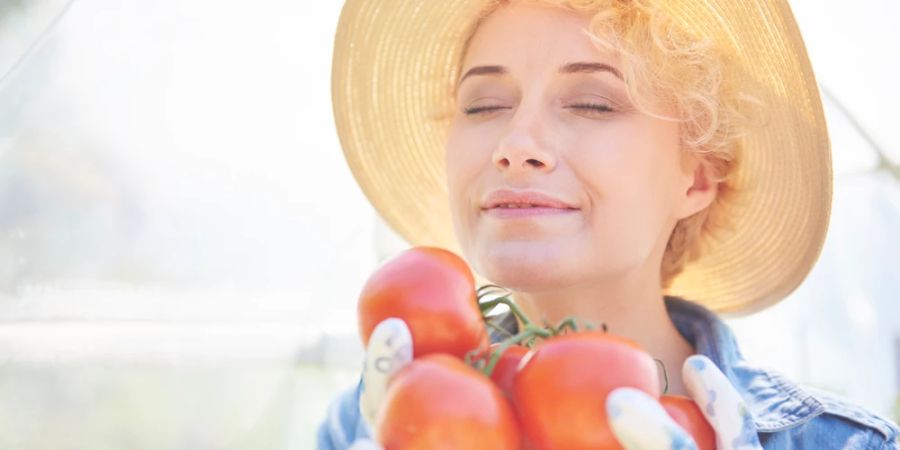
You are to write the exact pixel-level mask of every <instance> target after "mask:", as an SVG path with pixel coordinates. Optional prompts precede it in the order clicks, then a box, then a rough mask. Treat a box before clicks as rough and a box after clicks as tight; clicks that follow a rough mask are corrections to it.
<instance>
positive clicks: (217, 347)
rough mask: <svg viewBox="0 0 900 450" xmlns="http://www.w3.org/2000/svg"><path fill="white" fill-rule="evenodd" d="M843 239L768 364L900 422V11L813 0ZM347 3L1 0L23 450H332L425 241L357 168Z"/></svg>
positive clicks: (15, 378) (873, 2) (8, 397)
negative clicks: (369, 329) (388, 307)
mask: <svg viewBox="0 0 900 450" xmlns="http://www.w3.org/2000/svg"><path fill="white" fill-rule="evenodd" d="M791 4H792V6H793V8H794V11H795V14H796V16H797V19H798V22H799V24H800V26H801V30H802V31H803V33H804V36H805V39H806V43H807V46H808V49H809V52H810V56H811V58H812V60H813V65H814V66H815V69H816V71H817V76H818V79H819V82H820V84H821V87H822V89H823V93H824V96H823V97H824V101H825V106H826V113H827V117H828V121H829V127H830V132H831V135H832V141H833V142H832V143H833V152H834V167H835V190H834V208H833V212H832V219H831V220H832V221H831V225H830V230H829V235H828V240H827V242H826V246H825V249H824V251H823V253H822V256H821V258H820V260H819V262H818V264H817V265H816V267H815V268H814V269H813V272H812V273H811V275H810V276H809V278H808V279H807V280H806V282H805V283H804V284H803V285H802V286H801V287H800V288H799V289H798V290H797V291H796V292H794V294H792V295H791V296H790V297H789V298H788V299H786V300H785V301H784V302H782V303H780V304H779V305H777V306H775V307H773V308H771V309H769V310H767V311H765V312H763V313H760V314H758V315H755V316H751V317H748V318H741V319H735V320H730V321H729V323H730V324H731V325H732V327H733V328H734V330H735V332H736V333H737V334H738V340H739V342H740V343H741V346H742V349H743V351H744V354H745V356H746V357H747V358H748V359H749V360H751V361H754V362H755V363H757V364H760V365H763V366H766V367H770V368H773V369H775V370H776V371H779V372H781V373H783V374H785V375H787V376H788V377H790V378H792V379H795V380H797V381H800V382H802V383H804V384H807V385H811V386H815V387H818V388H822V389H826V390H831V391H834V392H838V393H840V394H842V395H844V396H847V397H848V398H850V399H852V400H853V401H855V402H858V403H861V404H863V405H865V406H866V407H868V408H870V409H872V410H874V411H877V412H879V413H881V414H884V415H886V416H889V417H892V418H893V419H894V420H898V419H900V406H898V405H900V396H898V392H900V302H898V299H900V296H898V291H900V238H898V237H897V235H896V233H897V232H900V133H898V127H897V123H898V118H900V115H898V113H897V109H898V105H900V82H898V80H900V60H898V59H897V58H896V55H897V54H900V29H898V28H897V27H896V23H897V22H898V21H900V3H898V2H894V1H890V0H881V1H879V0H861V1H858V2H854V3H853V6H852V8H851V7H848V4H847V3H846V2H838V1H836V0H828V1H822V0H794V1H792V2H791ZM340 7H341V2H340V1H337V0H334V1H326V2H303V1H288V0H260V1H256V2H236V1H227V0H226V1H221V0H220V1H212V0H156V1H141V0H75V1H63V0H0V405H2V407H0V448H15V449H81V448H84V449H92V450H104V449H121V448H128V449H142V448H147V449H192V450H194V449H235V450H236V449H258V448H267V449H312V448H313V446H314V439H313V437H314V432H315V429H316V427H317V425H318V423H319V422H320V421H321V420H323V419H324V417H325V409H326V407H327V405H328V402H329V401H330V400H331V399H332V398H333V397H334V396H335V395H336V393H337V392H339V391H340V390H342V389H346V388H348V387H351V386H353V385H354V383H355V382H356V380H357V377H358V371H359V367H360V362H361V348H360V344H359V343H358V338H357V337H356V322H355V302H356V297H357V295H358V292H359V290H360V288H361V286H362V284H363V283H364V281H365V279H366V277H367V276H368V275H369V274H371V273H372V271H373V270H374V268H375V267H376V266H377V264H378V262H379V261H381V260H383V259H384V258H386V257H389V256H390V255H392V254H395V253H396V252H397V251H399V250H401V249H402V248H404V247H405V244H404V243H403V242H402V241H401V240H400V239H399V238H398V237H397V236H395V235H393V234H392V233H391V232H390V231H389V230H388V229H387V227H386V226H385V225H384V224H383V223H381V222H380V221H379V220H378V219H377V216H376V214H375V212H374V211H373V210H372V208H371V207H370V206H369V205H368V203H367V202H366V200H365V198H364V196H363V195H362V193H361V191H360V190H359V188H358V187H357V186H356V185H355V183H354V181H353V178H352V176H351V174H350V172H349V170H348V169H347V167H346V165H345V163H344V161H343V157H342V155H341V152H340V148H339V145H338V141H337V137H336V134H335V131H334V126H333V123H332V116H331V104H330V88H329V86H330V62H331V61H330V60H331V45H332V39H333V35H334V30H335V27H336V24H337V18H338V14H339V12H340Z"/></svg>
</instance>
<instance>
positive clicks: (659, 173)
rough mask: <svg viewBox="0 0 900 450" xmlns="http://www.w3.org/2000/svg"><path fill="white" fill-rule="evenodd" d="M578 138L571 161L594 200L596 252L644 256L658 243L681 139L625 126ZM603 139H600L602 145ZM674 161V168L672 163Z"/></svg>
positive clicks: (592, 228) (592, 230)
mask: <svg viewBox="0 0 900 450" xmlns="http://www.w3.org/2000/svg"><path fill="white" fill-rule="evenodd" d="M607 131H609V132H608V133H604V135H603V136H593V137H592V138H591V139H590V142H592V144H588V143H587V142H579V146H578V147H579V148H580V149H581V151H579V152H578V154H577V155H578V158H577V159H578V160H577V161H572V162H571V163H570V164H571V166H572V167H573V169H575V170H577V171H578V172H577V173H578V177H579V178H580V179H581V180H582V183H583V185H584V186H585V187H586V190H587V194H588V195H589V197H590V199H591V205H592V211H591V214H590V216H589V220H590V233H591V234H592V236H593V242H594V243H595V245H599V246H601V247H603V248H602V249H597V251H603V252H605V253H607V254H618V255H619V256H620V258H629V256H628V255H632V256H634V257H636V258H642V257H645V256H646V255H647V254H648V253H649V252H650V251H651V249H652V247H653V245H654V244H655V243H656V242H657V239H658V238H659V235H660V233H661V232H662V230H663V228H664V226H665V223H666V221H667V220H668V219H667V218H668V216H669V214H670V212H671V211H670V209H671V208H670V207H671V205H670V203H671V200H670V199H671V191H672V190H671V187H670V185H671V183H672V180H673V178H672V174H673V171H674V170H675V164H677V163H676V162H675V160H674V159H673V158H672V157H671V155H670V154H667V152H675V151H677V150H676V148H673V143H674V145H677V141H675V140H673V138H672V136H670V135H668V133H660V132H658V131H648V130H646V129H643V128H642V127H635V126H622V127H619V128H616V129H610V130H607ZM598 143H599V144H598ZM669 166H672V167H669Z"/></svg>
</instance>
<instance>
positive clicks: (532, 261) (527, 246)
mask: <svg viewBox="0 0 900 450" xmlns="http://www.w3.org/2000/svg"><path fill="white" fill-rule="evenodd" d="M587 27H588V19H587V18H584V17H581V16H578V15H576V14H574V13H571V12H568V11H564V10H561V9H556V8H550V7H544V6H539V5H536V4H533V3H531V2H513V3H512V4H510V5H507V6H504V7H502V8H500V9H498V10H497V11H495V12H494V13H493V14H491V15H490V16H489V17H488V18H487V19H486V20H485V21H484V22H483V23H482V24H481V25H480V26H479V28H478V30H477V31H476V33H475V35H474V36H473V37H472V39H471V41H470V45H469V47H468V49H467V52H466V56H465V59H464V61H463V66H462V71H461V74H462V76H461V83H460V85H459V89H458V97H457V106H458V108H457V112H456V114H455V117H454V120H453V125H452V128H451V130H450V134H449V140H448V143H447V153H446V158H447V175H448V187H449V192H450V202H451V205H450V206H451V210H452V211H453V216H454V217H453V221H454V227H455V230H456V233H457V236H458V238H459V241H460V244H461V246H462V250H463V252H464V254H465V255H466V257H467V258H468V259H469V261H470V262H471V263H472V264H473V266H474V267H475V269H476V271H478V272H479V273H481V274H482V275H484V276H486V277H487V278H488V279H490V280H492V281H494V282H496V283H499V284H501V285H504V286H506V287H509V288H511V289H514V290H518V291H535V292H536V291H541V290H545V289H553V288H559V287H565V286H573V285H577V284H580V283H585V282H591V281H592V280H598V279H600V278H598V277H601V278H610V279H615V278H618V277H622V276H625V275H627V274H630V273H635V271H636V270H637V271H655V273H656V274H657V275H658V272H659V267H660V262H661V258H662V251H663V250H664V248H665V244H666V241H667V240H668V236H669V234H670V233H671V231H672V228H673V226H674V224H675V223H676V221H677V220H678V219H680V218H683V217H686V216H688V215H690V214H693V213H694V212H696V211H698V210H700V209H702V207H705V206H706V205H708V203H709V201H711V198H707V199H706V200H705V201H703V200H700V199H697V198H693V197H696V196H692V195H690V192H689V191H691V186H692V185H693V184H694V168H695V167H696V166H695V165H693V164H691V163H685V164H686V166H685V167H682V165H681V152H680V139H679V126H678V123H677V122H674V121H668V120H663V119H658V118H654V117H651V116H649V115H646V114H644V113H641V112H639V111H637V110H636V109H635V108H634V107H633V106H632V105H631V104H630V103H629V99H628V95H627V93H626V89H625V84H624V83H623V81H622V79H621V77H620V75H619V74H618V69H617V67H618V64H617V61H616V59H615V58H614V57H612V56H611V55H607V54H603V53H600V52H599V51H598V50H597V48H595V47H594V45H593V44H592V43H591V41H590V38H589V37H588V36H587V35H586V34H585V32H584V31H583V30H585V29H586V28H587ZM662 112H664V113H668V111H662ZM691 161H693V159H691ZM707 197H708V196H707ZM510 204H512V205H515V206H520V208H509V206H511V205H510ZM529 205H531V206H530V207H529ZM521 206H524V207H521Z"/></svg>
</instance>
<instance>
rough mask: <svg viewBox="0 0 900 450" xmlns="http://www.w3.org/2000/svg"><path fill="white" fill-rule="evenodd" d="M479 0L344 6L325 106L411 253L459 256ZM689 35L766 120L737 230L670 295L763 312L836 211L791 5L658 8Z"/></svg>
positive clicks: (711, 1)
mask: <svg viewBox="0 0 900 450" xmlns="http://www.w3.org/2000/svg"><path fill="white" fill-rule="evenodd" d="M486 3H487V1H486V0H348V1H347V2H346V4H345V6H344V9H343V12H342V13H341V18H340V23H339V25H338V31H337V35H336V37H335V49H334V62H333V72H332V100H333V104H334V116H335V122H336V125H337V130H338V135H339V137H340V140H341V145H342V146H343V149H344V155H345V157H346V159H347V161H348V163H349V165H350V168H351V170H352V171H353V174H354V176H355V177H356V180H357V182H358V183H359V185H360V186H361V187H362V189H363V191H364V192H365V194H366V196H367V197H368V199H369V201H370V202H371V203H372V205H374V207H375V208H376V209H377V210H378V212H379V213H380V214H381V215H382V217H383V218H384V219H385V220H386V222H387V223H388V224H390V225H391V226H392V227H393V228H394V230H396V231H397V232H398V233H399V234H400V235H401V236H403V237H404V238H405V239H406V240H408V241H409V243H410V244H412V245H436V246H441V247H444V248H448V249H450V250H454V251H457V252H459V250H458V244H457V242H456V239H455V237H454V234H453V227H452V220H451V216H450V211H449V202H448V197H447V191H446V176H445V173H444V167H443V165H444V144H445V140H446V137H447V131H448V128H449V127H448V126H449V123H450V119H451V117H450V115H449V112H450V111H451V110H452V99H451V98H450V95H449V93H450V92H452V88H453V84H454V82H455V81H456V80H455V77H456V75H457V73H458V69H459V68H458V67H457V64H458V63H459V61H460V60H461V58H462V53H463V45H464V41H465V40H466V38H467V37H468V36H469V34H470V33H471V30H472V26H473V24H474V22H475V20H476V18H477V14H478V13H479V12H481V11H482V10H483V8H484V7H485V5H486ZM660 4H661V6H662V7H664V8H665V9H666V10H667V12H668V13H669V14H670V15H671V17H672V18H673V19H674V20H676V21H677V22H678V23H680V24H681V25H682V26H684V27H686V29H688V30H690V31H693V32H695V33H697V34H700V35H704V36H708V37H710V38H711V39H713V40H714V41H715V42H716V43H717V45H720V46H726V47H724V48H725V50H726V51H727V52H728V54H729V56H730V57H731V59H732V61H735V63H736V64H738V65H739V66H740V70H741V73H746V74H747V76H749V77H751V78H752V83H754V84H755V85H756V86H761V87H762V88H763V90H764V92H763V93H762V94H763V95H764V98H762V99H761V100H763V101H764V102H765V104H766V112H767V114H768V115H769V120H768V122H767V125H766V126H765V127H763V128H761V129H760V130H759V131H756V132H754V133H753V134H752V135H750V136H748V137H747V138H746V139H745V141H744V150H743V154H742V161H741V164H740V165H739V167H738V173H737V174H736V179H735V186H736V188H737V189H738V190H740V191H744V192H747V193H749V194H750V195H749V196H748V197H747V198H749V199H750V201H748V202H746V205H743V206H741V207H740V208H738V209H735V211H734V213H733V214H734V217H733V222H734V225H735V226H734V230H733V231H730V232H727V233H723V234H722V235H720V237H721V239H720V241H719V242H718V244H717V245H716V246H715V248H713V249H712V251H711V252H709V253H707V254H704V255H702V256H701V257H700V258H699V259H698V260H696V261H694V262H692V263H689V264H688V265H687V266H686V267H685V270H684V272H683V273H682V274H681V275H679V276H678V277H677V278H676V279H675V280H674V282H673V284H672V286H671V287H670V288H669V289H668V290H667V291H666V294H668V295H676V296H680V297H683V298H685V299H689V300H692V301H695V302H698V303H701V304H703V305H704V306H706V307H708V308H710V309H712V310H713V311H716V312H719V313H723V314H727V315H740V314H746V313H749V312H753V311H757V310H760V309H762V308H765V307H767V306H769V305H772V304H774V303H776V302H778V301H779V300H781V299H783V298H784V297H785V296H787V295H788V294H789V293H791V292H792V291H793V290H794V289H795V288H796V287H797V286H798V285H799V284H800V282H801V281H803V279H804V278H805V277H806V275H807V274H808V273H809V271H810V270H811V268H812V266H813V264H814V263H815V261H816V259H817V258H818V256H819V253H820V251H821V248H822V245H823V242H824V240H825V234H826V231H827V227H828V220H829V215H830V210H831V190H832V172H831V153H830V147H829V142H828V133H827V130H826V127H825V118H824V114H823V110H822V104H821V100H820V98H819V92H818V89H817V85H816V81H815V78H814V76H813V72H812V67H811V65H810V63H809V59H808V57H807V54H806V49H805V47H804V44H803V41H802V39H801V36H800V32H799V30H798V29H797V24H796V22H795V21H794V18H793V14H792V13H791V10H790V7H789V6H788V3H787V1H786V0H706V1H703V2H698V1H697V0H661V1H660Z"/></svg>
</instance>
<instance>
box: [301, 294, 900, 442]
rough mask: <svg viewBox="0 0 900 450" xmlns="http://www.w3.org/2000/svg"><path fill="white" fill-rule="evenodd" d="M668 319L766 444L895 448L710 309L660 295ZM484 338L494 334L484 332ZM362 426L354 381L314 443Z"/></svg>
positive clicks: (351, 434) (888, 434) (868, 420)
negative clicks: (749, 348)
mask: <svg viewBox="0 0 900 450" xmlns="http://www.w3.org/2000/svg"><path fill="white" fill-rule="evenodd" d="M665 301H666V308H667V310H668V313H669V317H671V319H672V322H673V323H674V324H675V327H676V328H677V329H678V331H679V332H680V333H681V334H682V336H684V338H685V339H686V340H687V341H688V342H689V343H691V344H692V345H693V347H694V349H695V350H696V352H697V353H698V354H702V355H706V356H707V357H709V358H710V359H711V360H712V361H713V362H715V363H716V365H717V366H718V367H719V369H721V370H722V372H723V373H724V374H725V376H726V377H728V379H729V380H730V381H731V383H732V384H733V385H734V386H735V388H737V390H738V392H739V393H740V394H741V396H742V397H743V398H744V402H745V403H746V404H747V407H748V409H749V410H750V412H751V413H752V415H753V418H754V422H755V424H756V428H757V431H758V432H759V441H760V443H761V444H762V446H763V447H764V448H766V449H773V450H786V449H804V450H805V449H809V450H813V449H816V450H819V449H875V450H879V449H883V450H900V430H898V428H897V426H896V425H895V424H894V423H892V422H890V421H889V420H887V419H885V418H883V417H881V416H878V415H876V414H873V413H871V412H869V411H866V410H865V409H863V408H861V407H859V406H857V405H854V404H852V403H849V402H847V401H845V400H842V399H840V398H838V397H837V396H834V395H832V394H828V393H825V392H821V391H818V390H813V389H811V388H808V387H803V388H801V387H800V386H798V385H797V384H795V383H793V382H791V381H789V380H787V379H785V378H783V377H782V376H781V375H778V374H776V373H774V372H772V371H769V370H765V369H761V368H758V367H754V366H752V365H750V364H748V363H747V362H746V361H745V360H744V359H743V357H742V356H741V352H740V350H738V347H737V343H736V342H735V339H734V335H733V334H732V333H731V330H730V329H729V328H728V326H727V325H726V324H725V323H724V322H722V320H721V319H719V318H718V317H717V316H716V315H715V314H714V313H712V312H711V311H709V310H707V309H706V308H704V307H703V306H701V305H698V304H696V303H692V302H688V301H685V300H682V299H680V298H677V297H666V299H665ZM495 323H497V324H498V325H499V326H500V327H501V328H503V329H505V330H507V331H509V332H511V333H515V332H516V320H515V317H514V316H512V315H510V314H508V313H507V314H505V315H501V316H498V318H497V320H496V322H495ZM491 338H492V340H495V341H496V340H498V339H499V336H497V335H496V334H494V333H492V336H491ZM368 433H369V431H368V430H367V427H366V426H365V424H364V423H363V421H362V419H361V418H360V416H359V386H358V385H357V386H356V387H354V388H352V389H349V390H347V391H346V392H344V393H343V394H341V395H340V396H338V398H336V399H335V400H334V402H333V403H332V404H331V406H330V407H329V410H328V413H327V417H326V419H325V421H324V422H323V423H322V425H321V426H320V427H319V433H318V448H319V450H343V449H346V448H347V447H349V446H350V444H352V443H353V441H354V440H355V439H357V438H361V437H368V436H369V434H368Z"/></svg>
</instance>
